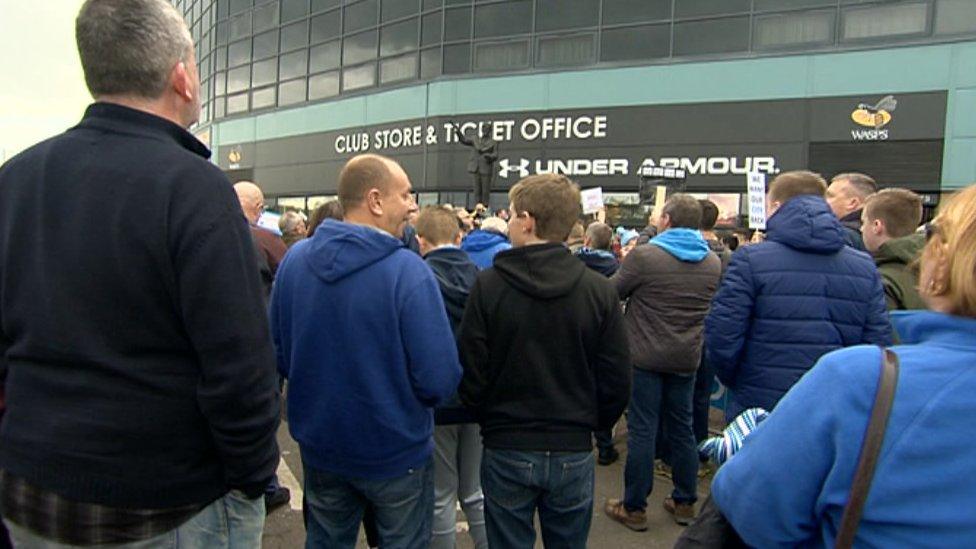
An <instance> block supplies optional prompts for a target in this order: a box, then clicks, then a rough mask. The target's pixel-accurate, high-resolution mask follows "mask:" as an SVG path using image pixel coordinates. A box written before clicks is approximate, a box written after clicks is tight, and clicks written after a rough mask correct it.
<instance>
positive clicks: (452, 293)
mask: <svg viewBox="0 0 976 549" xmlns="http://www.w3.org/2000/svg"><path fill="white" fill-rule="evenodd" d="M424 261H426V262H427V266H428V267H430V269H431V270H432V271H434V277H436V278H437V285H438V286H440V289H441V297H443V298H444V307H445V309H447V319H448V320H449V321H450V322H451V331H453V332H454V337H455V338H457V335H458V329H459V328H460V326H461V317H462V315H464V306H465V304H466V303H467V302H468V294H469V293H470V292H471V286H473V285H474V281H475V278H477V276H478V266H477V265H475V264H474V262H472V261H471V258H469V257H468V254H467V252H465V251H464V250H462V249H460V248H455V247H449V248H437V249H435V250H431V251H430V252H428V253H427V255H425V256H424ZM475 421H476V418H475V417H474V414H472V413H471V412H470V411H469V410H468V409H466V408H465V407H464V406H462V405H461V402H460V401H459V400H458V398H457V396H456V395H455V397H454V398H452V399H451V400H450V402H448V404H446V405H444V406H441V407H439V408H436V409H435V410H434V422H435V423H436V424H437V425H446V424H451V423H474V422H475Z"/></svg>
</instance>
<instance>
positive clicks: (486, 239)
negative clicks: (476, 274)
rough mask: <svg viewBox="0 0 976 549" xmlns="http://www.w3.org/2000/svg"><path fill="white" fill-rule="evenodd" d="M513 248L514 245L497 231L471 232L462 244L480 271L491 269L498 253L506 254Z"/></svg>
mask: <svg viewBox="0 0 976 549" xmlns="http://www.w3.org/2000/svg"><path fill="white" fill-rule="evenodd" d="M511 248H512V245H511V244H510V243H509V242H508V238H507V237H506V236H505V235H503V234H501V233H496V232H495V231H482V230H481V229H476V230H474V231H471V232H470V233H468V236H466V237H464V241H463V242H461V249H462V250H464V251H466V252H468V256H469V257H471V261H474V264H475V265H477V266H478V268H479V269H487V268H489V267H491V264H492V262H493V261H494V260H495V255H496V254H497V253H498V252H504V251H505V250H509V249H511Z"/></svg>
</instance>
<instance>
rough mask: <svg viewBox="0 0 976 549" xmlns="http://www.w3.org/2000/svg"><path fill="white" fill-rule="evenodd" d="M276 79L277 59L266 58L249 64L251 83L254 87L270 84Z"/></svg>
mask: <svg viewBox="0 0 976 549" xmlns="http://www.w3.org/2000/svg"><path fill="white" fill-rule="evenodd" d="M277 79H278V60H277V59H266V60H264V61H258V62H256V63H254V64H253V65H251V85H252V86H254V87H258V86H264V85H267V84H271V83H272V82H274V81H275V80H277Z"/></svg>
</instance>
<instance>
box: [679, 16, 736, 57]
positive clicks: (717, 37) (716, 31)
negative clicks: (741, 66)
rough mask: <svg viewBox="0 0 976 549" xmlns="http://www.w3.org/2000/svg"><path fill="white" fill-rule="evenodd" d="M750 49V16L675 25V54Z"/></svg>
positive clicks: (699, 53) (698, 53)
mask: <svg viewBox="0 0 976 549" xmlns="http://www.w3.org/2000/svg"><path fill="white" fill-rule="evenodd" d="M748 49H749V18H748V17H734V18H731V19H713V20H707V21H689V22H687V23H675V25H674V55H701V54H706V53H722V52H732V51H745V50H748Z"/></svg>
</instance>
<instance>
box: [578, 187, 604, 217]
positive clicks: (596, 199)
mask: <svg viewBox="0 0 976 549" xmlns="http://www.w3.org/2000/svg"><path fill="white" fill-rule="evenodd" d="M580 199H581V201H582V202H583V214H584V215H589V214H594V213H596V212H598V211H600V210H601V209H603V187H594V188H592V189H586V190H585V191H580Z"/></svg>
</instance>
